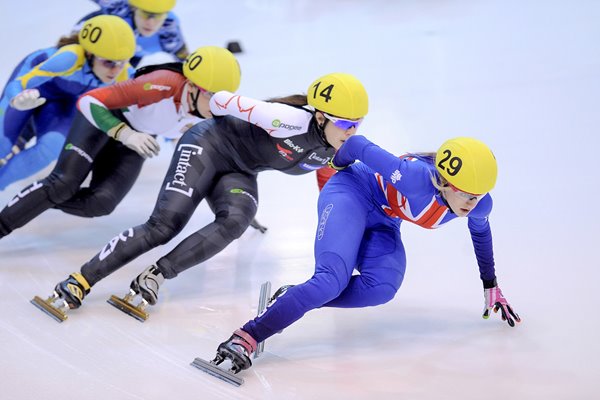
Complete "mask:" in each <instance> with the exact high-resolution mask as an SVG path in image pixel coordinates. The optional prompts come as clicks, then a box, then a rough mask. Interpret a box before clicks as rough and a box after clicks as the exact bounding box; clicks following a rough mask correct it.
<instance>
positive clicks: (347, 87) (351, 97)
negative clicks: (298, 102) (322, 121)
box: [307, 73, 369, 119]
mask: <svg viewBox="0 0 600 400" xmlns="http://www.w3.org/2000/svg"><path fill="white" fill-rule="evenodd" d="M307 97H308V104H309V105H311V106H313V107H314V108H315V109H316V110H319V111H323V112H325V113H327V114H331V115H334V116H336V117H341V118H348V119H359V118H362V117H364V116H365V115H367V112H368V111H369V96H368V95H367V91H366V90H365V88H364V86H363V85H362V83H360V81H359V80H358V79H356V77H354V76H353V75H350V74H342V73H334V74H328V75H325V76H322V77H320V78H319V79H317V80H315V81H314V82H313V83H311V84H310V86H309V87H308V91H307Z"/></svg>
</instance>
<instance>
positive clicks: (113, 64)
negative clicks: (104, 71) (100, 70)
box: [96, 56, 128, 69]
mask: <svg viewBox="0 0 600 400" xmlns="http://www.w3.org/2000/svg"><path fill="white" fill-rule="evenodd" d="M96 60H98V61H99V62H100V64H101V65H102V66H103V67H104V68H108V69H113V68H123V67H124V66H125V64H127V62H128V60H119V61H113V60H107V59H106V58H102V57H98V56H96Z"/></svg>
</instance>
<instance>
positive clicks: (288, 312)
mask: <svg viewBox="0 0 600 400" xmlns="http://www.w3.org/2000/svg"><path fill="white" fill-rule="evenodd" d="M321 257H322V265H321V266H320V268H319V271H317V272H315V274H314V275H313V276H312V278H310V279H309V280H308V281H306V282H304V283H303V284H300V285H295V286H292V287H290V288H289V289H288V290H287V291H286V292H285V293H284V294H283V295H281V296H280V297H278V298H277V299H276V300H275V301H274V302H273V303H271V304H270V305H269V307H268V308H267V310H266V311H265V313H263V314H262V315H260V316H258V317H256V318H255V319H253V320H251V321H249V322H248V323H246V324H245V325H244V326H243V327H242V329H243V330H244V331H245V332H248V333H249V334H250V335H251V336H252V337H253V338H254V339H256V341H257V342H262V341H263V340H265V339H267V338H269V337H270V336H272V335H274V334H275V333H278V332H280V331H282V330H283V329H285V328H287V327H288V326H290V325H291V324H293V323H294V322H296V321H297V320H298V319H300V318H302V316H303V315H304V314H305V313H307V312H308V311H310V310H313V309H315V308H319V307H321V306H322V305H323V304H326V303H327V302H329V301H331V300H332V299H334V298H336V297H337V296H338V295H339V294H340V292H341V291H342V290H343V289H344V287H345V286H346V285H347V284H348V278H349V276H348V273H347V268H346V266H345V265H344V262H343V260H342V259H341V258H340V257H339V256H337V255H336V254H333V253H324V254H322V256H321Z"/></svg>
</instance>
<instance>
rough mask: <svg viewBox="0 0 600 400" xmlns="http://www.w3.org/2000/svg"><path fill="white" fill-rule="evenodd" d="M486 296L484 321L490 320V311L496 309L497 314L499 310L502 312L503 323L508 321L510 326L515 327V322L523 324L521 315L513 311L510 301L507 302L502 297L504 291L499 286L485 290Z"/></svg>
mask: <svg viewBox="0 0 600 400" xmlns="http://www.w3.org/2000/svg"><path fill="white" fill-rule="evenodd" d="M484 296H485V307H484V308H483V318H484V319H488V318H489V317H490V311H491V310H492V309H494V312H495V313H497V312H498V310H502V321H507V322H508V324H509V325H510V326H515V321H517V322H521V317H519V314H517V313H516V312H514V311H513V309H512V307H511V306H510V304H508V301H506V299H505V298H504V296H503V295H502V291H501V290H500V288H499V287H498V286H494V287H493V288H491V289H484ZM511 317H512V318H511ZM513 318H514V320H513Z"/></svg>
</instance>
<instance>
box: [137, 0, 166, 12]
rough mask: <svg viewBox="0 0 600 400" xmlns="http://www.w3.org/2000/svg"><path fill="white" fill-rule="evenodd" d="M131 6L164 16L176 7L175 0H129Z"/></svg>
mask: <svg viewBox="0 0 600 400" xmlns="http://www.w3.org/2000/svg"><path fill="white" fill-rule="evenodd" d="M129 5H130V6H132V7H136V8H139V9H140V10H144V11H147V12H150V13H156V14H162V13H166V12H169V11H171V10H172V9H173V8H174V7H175V0H129Z"/></svg>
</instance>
